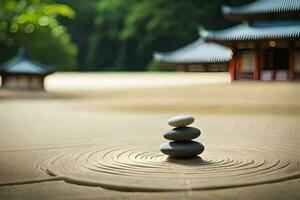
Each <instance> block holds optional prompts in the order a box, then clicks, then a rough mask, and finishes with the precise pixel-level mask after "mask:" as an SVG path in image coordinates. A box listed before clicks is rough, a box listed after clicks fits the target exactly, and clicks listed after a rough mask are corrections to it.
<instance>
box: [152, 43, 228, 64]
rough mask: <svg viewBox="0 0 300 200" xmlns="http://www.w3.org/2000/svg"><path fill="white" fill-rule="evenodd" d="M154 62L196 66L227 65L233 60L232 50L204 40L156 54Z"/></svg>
mask: <svg viewBox="0 0 300 200" xmlns="http://www.w3.org/2000/svg"><path fill="white" fill-rule="evenodd" d="M153 57H154V60H155V61H156V62H159V63H170V64H195V63H197V64H198V63H226V62H229V61H230V60H231V58H232V51H231V49H229V48H227V47H224V46H222V45H219V44H216V43H212V42H205V41H204V39H201V38H200V39H198V40H197V41H195V42H193V43H191V44H189V45H187V46H185V47H182V48H179V49H177V50H175V51H171V52H167V53H159V52H156V53H154V56H153Z"/></svg>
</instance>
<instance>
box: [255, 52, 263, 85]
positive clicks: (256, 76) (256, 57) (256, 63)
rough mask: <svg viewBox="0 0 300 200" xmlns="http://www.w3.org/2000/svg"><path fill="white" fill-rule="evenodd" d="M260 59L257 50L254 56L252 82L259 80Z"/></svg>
mask: <svg viewBox="0 0 300 200" xmlns="http://www.w3.org/2000/svg"><path fill="white" fill-rule="evenodd" d="M260 59H261V55H260V49H257V51H256V55H255V67H254V80H260V71H261V66H260V63H261V60H260Z"/></svg>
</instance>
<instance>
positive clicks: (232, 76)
mask: <svg viewBox="0 0 300 200" xmlns="http://www.w3.org/2000/svg"><path fill="white" fill-rule="evenodd" d="M229 74H230V80H231V81H234V80H236V59H235V57H234V56H233V57H232V59H231V60H230V62H229Z"/></svg>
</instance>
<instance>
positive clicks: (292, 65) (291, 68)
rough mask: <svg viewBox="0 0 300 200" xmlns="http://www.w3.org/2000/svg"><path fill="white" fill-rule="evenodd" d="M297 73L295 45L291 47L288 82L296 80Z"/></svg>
mask: <svg viewBox="0 0 300 200" xmlns="http://www.w3.org/2000/svg"><path fill="white" fill-rule="evenodd" d="M294 71H295V49H294V44H291V45H290V46H289V69H288V80H290V81H292V80H294Z"/></svg>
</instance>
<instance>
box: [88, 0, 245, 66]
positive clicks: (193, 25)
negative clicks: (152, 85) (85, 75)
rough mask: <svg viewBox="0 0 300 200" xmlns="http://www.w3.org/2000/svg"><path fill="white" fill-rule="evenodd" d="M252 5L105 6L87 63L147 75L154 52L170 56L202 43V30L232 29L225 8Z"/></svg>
mask: <svg viewBox="0 0 300 200" xmlns="http://www.w3.org/2000/svg"><path fill="white" fill-rule="evenodd" d="M249 1H251V0H188V1H186V0H176V1H174V0H126V1H124V0H113V1H112V0H100V1H99V3H98V5H97V13H98V14H97V17H96V18H95V26H96V29H95V30H96V31H95V32H94V33H93V34H92V35H91V37H90V39H89V40H90V42H89V44H90V45H89V51H88V58H89V59H88V60H89V64H90V65H95V66H110V67H109V68H107V67H105V68H104V67H100V68H99V67H96V68H95V69H100V70H107V69H108V70H126V71H139V70H146V69H147V68H146V66H147V65H148V64H149V63H151V60H152V54H153V52H154V51H170V50H174V49H176V48H178V47H181V46H183V45H186V44H187V43H189V42H191V41H193V40H195V39H196V38H198V26H199V25H204V26H205V27H206V28H209V29H217V28H224V27H226V26H229V25H231V24H230V22H229V21H227V20H226V19H224V17H223V16H222V15H221V6H222V5H224V4H227V5H239V4H242V3H243V4H245V3H247V2H249Z"/></svg>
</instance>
